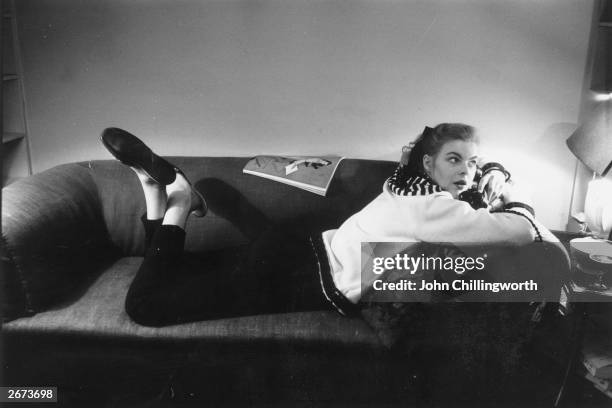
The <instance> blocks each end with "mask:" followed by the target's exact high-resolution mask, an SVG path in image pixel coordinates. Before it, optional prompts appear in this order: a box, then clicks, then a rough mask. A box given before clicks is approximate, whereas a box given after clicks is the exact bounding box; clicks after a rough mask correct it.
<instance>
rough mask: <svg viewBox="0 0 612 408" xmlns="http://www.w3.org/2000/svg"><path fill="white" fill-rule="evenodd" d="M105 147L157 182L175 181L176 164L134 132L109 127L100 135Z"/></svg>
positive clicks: (121, 160) (162, 183)
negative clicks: (159, 154)
mask: <svg viewBox="0 0 612 408" xmlns="http://www.w3.org/2000/svg"><path fill="white" fill-rule="evenodd" d="M100 139H101V140H102V143H103V144H104V147H106V149H108V151H109V152H110V153H111V154H112V155H113V156H115V158H116V159H117V160H119V161H120V162H121V163H123V164H125V165H126V166H130V167H134V168H136V169H139V170H142V171H144V172H145V173H147V175H148V176H149V177H150V178H151V179H152V180H153V181H155V182H156V183H158V184H160V185H162V186H165V185H168V184H170V183H172V182H173V181H174V179H175V178H176V172H175V171H174V166H173V165H172V164H170V163H169V162H167V161H166V160H164V159H163V158H161V157H159V156H158V155H156V154H155V153H153V151H152V150H151V149H150V148H149V147H148V146H147V145H146V144H144V143H143V142H142V140H140V139H138V138H137V137H136V136H134V135H133V134H131V133H129V132H126V131H125V130H122V129H119V128H107V129H104V132H102V136H100Z"/></svg>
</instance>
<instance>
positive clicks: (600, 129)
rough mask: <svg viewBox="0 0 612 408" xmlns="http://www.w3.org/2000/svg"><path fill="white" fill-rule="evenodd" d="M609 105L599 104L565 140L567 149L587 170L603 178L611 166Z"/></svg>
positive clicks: (611, 139)
mask: <svg viewBox="0 0 612 408" xmlns="http://www.w3.org/2000/svg"><path fill="white" fill-rule="evenodd" d="M609 109H610V103H609V101H608V102H605V103H600V104H598V105H597V106H596V108H595V109H593V112H592V113H591V114H590V116H589V117H588V118H587V119H586V120H585V121H584V123H583V124H582V125H581V126H580V127H578V129H576V131H575V132H574V133H573V134H572V135H571V136H570V137H569V138H568V139H567V142H566V143H567V147H569V149H570V150H571V151H572V153H574V155H575V156H576V157H577V158H578V159H580V161H581V162H582V163H584V164H585V165H586V166H587V167H588V168H589V169H591V170H593V171H594V172H595V173H597V174H598V175H600V176H604V175H605V174H606V173H607V172H608V171H609V170H610V166H611V165H612V132H611V130H610V129H611V128H610V116H611V115H610V112H609Z"/></svg>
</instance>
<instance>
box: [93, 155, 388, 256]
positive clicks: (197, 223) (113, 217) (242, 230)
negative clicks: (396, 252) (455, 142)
mask: <svg viewBox="0 0 612 408" xmlns="http://www.w3.org/2000/svg"><path fill="white" fill-rule="evenodd" d="M168 160H170V161H171V162H172V163H173V164H175V165H176V166H178V167H180V168H181V169H182V170H183V171H184V172H185V174H186V175H187V177H188V178H189V179H190V181H191V182H192V184H193V185H195V187H196V188H197V189H198V190H199V191H200V192H201V193H202V194H203V196H204V197H205V199H206V201H207V203H208V204H209V207H210V211H209V213H208V214H207V215H206V217H204V218H196V217H189V219H188V224H187V239H186V244H185V249H186V251H191V252H199V251H206V250H211V249H217V248H223V247H227V246H231V245H238V244H241V243H245V242H247V241H248V239H249V238H248V237H249V236H250V233H252V232H253V231H257V230H259V229H261V228H265V226H266V225H269V224H272V223H274V224H278V223H301V224H303V225H306V226H307V227H308V228H310V229H313V230H325V229H330V228H337V227H338V226H339V225H340V224H341V223H342V222H343V221H344V220H345V219H346V218H348V217H349V216H350V215H351V214H353V213H355V212H356V211H359V210H360V209H361V208H363V207H364V206H365V205H366V204H367V203H368V202H369V201H371V200H372V199H373V198H374V197H376V196H377V195H378V194H380V193H381V191H382V185H383V182H384V180H385V179H386V178H387V177H389V176H390V175H391V173H392V172H393V170H394V169H395V167H396V166H397V164H396V163H393V162H389V161H375V160H359V159H345V160H343V161H341V162H340V165H339V167H338V169H337V171H336V174H335V176H334V179H333V180H332V183H331V185H330V187H329V190H328V192H327V195H326V196H325V197H323V196H319V195H316V194H313V193H311V192H308V191H305V190H302V189H299V188H296V187H292V186H288V185H285V184H282V183H279V182H275V181H271V180H267V179H264V178H261V177H257V176H253V175H248V174H244V173H242V169H243V167H244V165H245V164H246V163H247V161H248V160H249V158H237V157H169V158H168ZM88 167H89V168H90V169H91V174H92V176H93V179H94V180H95V183H96V184H97V189H98V192H99V197H100V203H101V207H102V212H103V216H104V220H105V224H106V227H107V229H108V233H109V236H110V239H111V241H112V242H113V243H114V244H115V245H116V246H117V247H119V248H120V249H121V251H122V252H123V253H124V254H125V255H139V254H142V252H143V250H144V247H143V241H144V231H143V229H142V226H141V223H140V216H141V215H142V214H143V213H144V212H145V205H144V196H143V193H142V189H141V187H140V184H139V183H138V180H137V178H136V176H135V175H134V173H133V172H132V171H130V170H129V169H127V168H126V167H125V166H123V165H122V164H120V163H118V162H117V161H92V162H89V163H88Z"/></svg>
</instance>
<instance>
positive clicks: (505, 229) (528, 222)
mask: <svg viewBox="0 0 612 408" xmlns="http://www.w3.org/2000/svg"><path fill="white" fill-rule="evenodd" d="M528 207H529V208H528ZM507 210H510V211H512V212H496V213H490V212H489V211H488V210H487V209H479V210H474V209H473V208H472V207H470V205H469V204H468V203H466V202H463V201H459V200H454V199H452V198H450V197H446V196H440V195H434V196H431V198H430V199H429V200H428V203H427V204H426V209H425V213H424V217H423V218H422V220H420V222H419V225H418V228H417V229H416V235H417V239H419V240H422V241H426V242H456V243H461V242H466V243H468V242H472V243H473V242H482V243H485V242H486V243H492V244H508V245H524V244H528V243H530V242H533V241H534V240H535V238H536V237H537V231H536V230H535V228H534V227H533V224H532V222H533V221H534V219H533V214H532V211H533V210H530V206H528V205H526V204H524V205H523V203H518V204H512V203H510V205H509V206H508V207H507Z"/></svg>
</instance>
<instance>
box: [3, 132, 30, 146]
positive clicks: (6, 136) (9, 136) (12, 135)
mask: <svg viewBox="0 0 612 408" xmlns="http://www.w3.org/2000/svg"><path fill="white" fill-rule="evenodd" d="M24 137H25V134H24V133H18V132H4V133H3V134H2V143H10V142H13V141H15V140H19V139H23V138H24Z"/></svg>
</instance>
